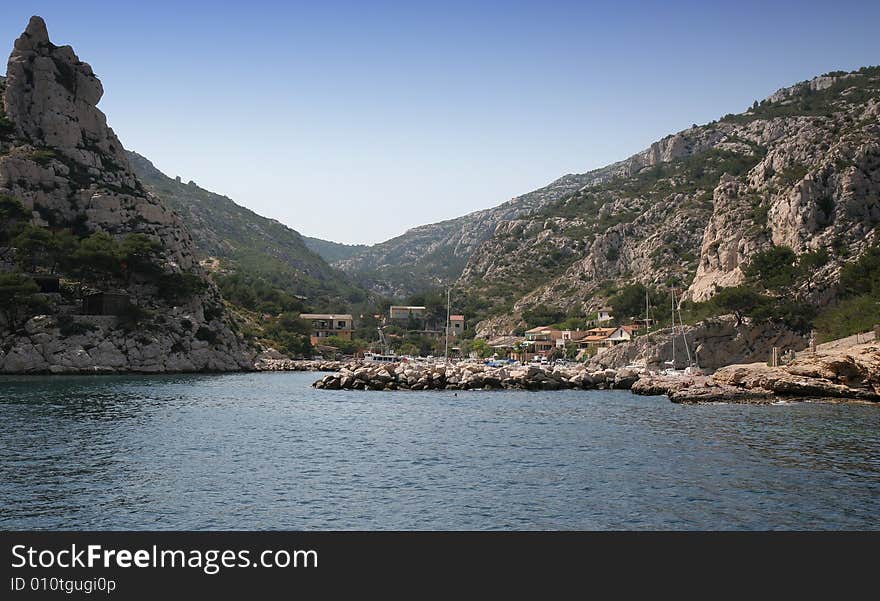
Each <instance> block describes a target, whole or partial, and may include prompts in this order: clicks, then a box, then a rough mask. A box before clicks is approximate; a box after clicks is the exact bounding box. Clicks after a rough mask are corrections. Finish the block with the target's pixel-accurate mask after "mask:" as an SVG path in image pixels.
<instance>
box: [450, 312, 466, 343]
mask: <svg viewBox="0 0 880 601" xmlns="http://www.w3.org/2000/svg"><path fill="white" fill-rule="evenodd" d="M463 332H464V315H452V316H450V318H449V335H450V336H454V337H456V338H457V337H459V336H461V335H462V333H463Z"/></svg>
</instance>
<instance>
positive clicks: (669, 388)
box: [632, 334, 880, 403]
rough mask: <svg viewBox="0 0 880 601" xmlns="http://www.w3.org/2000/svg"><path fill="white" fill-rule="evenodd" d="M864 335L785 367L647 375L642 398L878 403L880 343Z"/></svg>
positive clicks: (641, 381)
mask: <svg viewBox="0 0 880 601" xmlns="http://www.w3.org/2000/svg"><path fill="white" fill-rule="evenodd" d="M870 337H872V336H871V335H867V334H862V335H860V336H857V337H851V338H850V339H847V340H842V341H835V342H832V343H827V344H824V345H820V346H819V348H818V349H817V350H816V352H815V353H813V352H812V351H809V350H806V351H802V352H801V353H798V355H797V356H796V358H795V359H794V360H793V361H791V362H790V363H789V364H787V365H782V366H779V367H769V366H768V365H767V364H766V363H747V364H736V365H728V366H726V367H723V368H721V369H719V370H718V371H716V372H715V373H714V374H712V376H711V377H709V378H698V379H688V378H681V377H677V378H663V377H662V376H657V375H655V374H645V375H642V377H641V378H640V379H639V381H638V382H636V384H634V385H633V387H632V390H633V392H636V393H638V394H661V393H665V394H668V395H669V397H670V399H671V400H672V401H673V402H676V403H703V402H745V403H767V402H772V401H775V400H778V399H784V398H799V399H803V398H816V399H827V398H837V399H849V400H865V401H880V341H877V340H870V341H865V340H866V339H867V338H870Z"/></svg>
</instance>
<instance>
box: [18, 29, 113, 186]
mask: <svg viewBox="0 0 880 601" xmlns="http://www.w3.org/2000/svg"><path fill="white" fill-rule="evenodd" d="M6 75H7V81H6V93H5V94H4V98H3V105H4V109H5V111H6V114H7V116H8V117H9V119H10V120H11V121H12V122H13V123H15V125H16V129H17V131H18V134H19V135H20V136H21V137H22V138H24V139H27V140H28V141H30V142H31V143H32V144H33V145H35V146H46V147H51V148H54V149H58V150H60V151H61V152H62V153H63V154H64V155H66V156H68V157H69V158H71V159H74V160H76V161H78V162H80V163H82V164H85V165H88V166H90V167H96V168H98V169H100V168H101V167H103V165H102V164H101V163H102V161H101V160H100V158H101V157H103V158H105V159H110V160H111V161H112V162H113V163H114V164H115V165H116V166H117V168H126V170H127V171H130V168H129V167H128V164H127V159H126V157H125V155H124V153H123V152H122V146H121V144H120V143H119V140H118V139H117V138H116V135H115V134H114V133H113V130H111V129H110V128H109V127H108V126H107V119H106V117H105V116H104V113H102V112H101V111H100V110H99V109H98V108H97V104H98V102H99V101H100V100H101V97H102V96H103V95H104V88H103V86H102V85H101V82H100V80H99V79H98V78H97V77H96V76H95V74H94V72H93V71H92V68H91V66H89V64H88V63H84V62H82V61H81V60H79V57H77V55H76V54H75V53H74V51H73V48H71V47H70V46H56V45H54V44H53V43H52V42H51V41H50V40H49V34H48V31H47V29H46V23H45V22H44V21H43V19H41V18H40V17H37V16H34V17H31V20H30V22H29V23H28V26H27V29H25V31H24V33H22V35H21V36H20V37H19V38H18V40H16V42H15V47H14V49H13V51H12V54H11V55H10V56H9V63H8V65H7V73H6ZM96 155H97V156H96Z"/></svg>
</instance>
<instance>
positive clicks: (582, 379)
mask: <svg viewBox="0 0 880 601" xmlns="http://www.w3.org/2000/svg"><path fill="white" fill-rule="evenodd" d="M636 380H638V374H637V373H636V372H635V371H632V370H626V369H623V370H611V369H609V370H602V371H592V372H591V371H588V370H586V369H585V367H583V366H576V367H560V366H555V367H550V366H533V365H529V366H523V367H491V366H488V365H484V364H480V363H458V364H450V365H443V364H437V365H422V364H410V363H391V364H381V365H371V364H367V363H361V364H356V365H347V366H345V367H343V368H341V369H340V370H339V371H338V372H336V373H333V374H329V375H326V376H324V377H323V378H321V379H320V380H318V381H316V382H315V383H314V384H313V386H314V387H315V388H321V389H327V390H503V389H518V390H564V389H608V388H615V389H629V388H630V387H631V386H632V385H633V383H635V382H636Z"/></svg>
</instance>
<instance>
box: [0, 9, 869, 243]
mask: <svg viewBox="0 0 880 601" xmlns="http://www.w3.org/2000/svg"><path fill="white" fill-rule="evenodd" d="M31 14H39V15H41V16H43V17H44V18H45V19H46V21H47V24H48V27H49V34H50V36H51V38H52V40H53V42H55V43H56V44H59V45H60V44H70V45H72V46H73V47H74V49H75V50H76V52H77V54H78V55H79V56H80V58H81V59H82V60H85V61H87V62H89V63H90V64H91V65H92V67H93V68H94V69H95V72H96V73H97V74H98V76H99V77H100V78H101V80H102V81H103V83H104V88H105V95H104V99H103V100H102V101H101V104H100V106H101V108H102V109H103V110H104V112H105V113H107V115H108V120H109V122H110V125H111V126H112V127H113V128H114V129H115V130H116V132H117V134H118V135H119V137H120V138H121V140H122V142H123V144H124V145H125V146H126V147H127V148H130V149H132V150H136V151H138V152H140V153H141V154H143V155H145V156H147V157H148V158H149V159H151V160H152V161H153V162H154V163H155V164H156V166H157V167H159V168H160V169H161V170H162V171H164V172H165V173H167V174H168V175H171V176H172V177H173V176H175V175H180V176H181V177H182V178H183V179H184V181H187V180H190V179H192V180H195V181H196V182H197V183H198V184H199V185H201V186H202V187H205V188H207V189H209V190H212V191H215V192H219V193H221V194H226V195H228V196H229V197H231V198H232V199H233V200H235V201H237V202H238V203H240V204H243V205H245V206H247V207H249V208H251V209H253V210H255V211H257V212H258V213H261V214H263V215H266V216H268V217H273V218H275V219H278V220H280V221H282V222H283V223H286V224H288V225H290V226H291V227H293V228H295V229H297V230H299V231H300V232H301V233H303V234H306V235H314V236H319V237H323V238H326V239H332V240H336V241H340V242H348V243H354V242H367V243H372V242H377V241H381V240H384V239H387V238H389V237H392V236H394V235H397V234H400V233H402V232H403V231H404V230H406V229H407V228H409V227H413V226H416V225H420V224H423V223H430V222H434V221H439V220H442V219H447V218H452V217H456V216H458V215H462V214H464V213H467V212H470V211H473V210H477V209H481V208H487V207H491V206H495V205H497V204H499V203H501V202H503V201H505V200H507V199H509V198H511V197H513V196H516V195H518V194H522V193H525V192H528V191H530V190H532V189H534V188H537V187H540V186H542V185H544V184H546V183H548V182H550V181H551V180H553V179H555V178H557V177H559V176H561V175H563V174H565V173H573V172H584V171H587V170H589V169H593V168H596V167H601V166H603V165H605V164H608V163H610V162H613V161H616V160H620V159H622V158H625V157H626V156H628V155H630V154H633V153H635V152H638V151H639V150H641V149H643V148H645V147H646V146H648V145H649V144H650V143H651V142H652V141H654V140H656V139H659V138H661V137H663V136H664V135H666V134H669V133H672V132H675V131H678V130H681V129H684V128H686V127H689V126H690V125H691V124H692V123H705V122H707V121H711V120H712V119H716V118H718V117H719V116H721V115H723V114H725V113H728V112H739V111H741V110H743V109H745V108H746V107H747V106H748V105H749V104H751V103H752V101H753V100H755V99H760V98H764V97H765V96H767V95H769V94H770V93H772V92H773V91H774V90H776V89H777V88H779V87H781V86H783V85H789V84H791V83H794V82H797V81H800V80H803V79H808V78H810V77H812V76H814V75H818V74H821V73H824V72H827V71H831V70H837V69H846V70H848V69H855V68H858V67H860V66H864V65H867V64H878V63H880V35H877V23H878V22H880V2H876V1H873V2H867V1H863V2H847V1H845V0H841V1H837V2H834V3H827V2H771V3H763V2H716V3H708V2H675V1H672V0H669V1H666V2H628V3H624V2H615V3H607V4H599V3H589V2H576V3H571V2H478V1H476V2H461V3H459V2H455V1H449V2H437V3H417V2H406V3H404V2H400V3H388V2H369V3H368V2H333V1H325V2H320V3H317V2H304V3H297V2H270V1H264V0H250V1H249V2H242V3H236V4H234V5H232V4H231V3H221V2H198V1H196V2H166V1H164V0H153V1H151V2H149V3H147V2H142V3H140V2H139V3H134V2H120V1H116V2H98V1H89V0H80V1H77V2H70V1H69V0H66V1H54V0H52V1H40V0H32V1H29V2H26V3H18V2H16V3H13V2H4V3H3V5H2V6H0V41H2V44H3V45H4V46H3V47H2V51H3V52H8V51H9V50H11V48H12V42H13V40H14V39H15V38H16V37H17V36H18V35H19V34H20V32H21V31H22V30H23V29H24V27H25V25H26V24H27V20H28V18H29V17H30V15H31Z"/></svg>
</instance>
